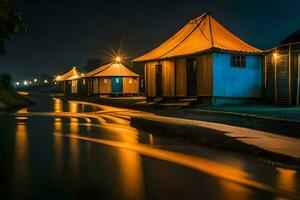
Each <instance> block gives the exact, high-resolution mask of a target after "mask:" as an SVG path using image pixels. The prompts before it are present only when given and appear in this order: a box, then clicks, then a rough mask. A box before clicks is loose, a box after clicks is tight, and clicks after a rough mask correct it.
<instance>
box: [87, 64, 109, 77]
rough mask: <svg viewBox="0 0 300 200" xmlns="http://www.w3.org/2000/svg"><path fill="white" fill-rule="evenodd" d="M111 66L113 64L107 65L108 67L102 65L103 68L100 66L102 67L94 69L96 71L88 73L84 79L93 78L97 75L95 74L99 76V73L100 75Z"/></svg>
mask: <svg viewBox="0 0 300 200" xmlns="http://www.w3.org/2000/svg"><path fill="white" fill-rule="evenodd" d="M111 64H112V63H109V64H106V65H102V66H100V67H98V68H96V69H94V70H92V71H90V72H88V73H86V74H85V75H84V77H92V76H93V75H95V74H97V73H99V72H101V71H103V70H105V69H106V68H107V67H109V66H110V65H111Z"/></svg>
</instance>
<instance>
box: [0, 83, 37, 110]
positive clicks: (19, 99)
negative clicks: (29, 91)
mask: <svg viewBox="0 0 300 200" xmlns="http://www.w3.org/2000/svg"><path fill="white" fill-rule="evenodd" d="M32 103H33V101H32V100H30V99H29V98H27V97H25V96H24V94H19V93H17V92H16V91H15V90H7V89H3V88H1V89H0V110H8V109H14V108H18V107H26V106H29V105H31V104H32Z"/></svg>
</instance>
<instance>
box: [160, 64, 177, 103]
mask: <svg viewBox="0 0 300 200" xmlns="http://www.w3.org/2000/svg"><path fill="white" fill-rule="evenodd" d="M161 65H162V96H164V97H172V96H174V87H175V80H174V78H175V77H174V75H175V62H174V61H170V60H165V61H162V62H161Z"/></svg>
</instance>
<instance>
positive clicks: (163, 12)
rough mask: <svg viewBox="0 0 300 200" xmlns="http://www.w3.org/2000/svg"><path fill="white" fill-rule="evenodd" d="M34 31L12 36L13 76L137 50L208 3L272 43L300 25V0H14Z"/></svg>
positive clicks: (5, 63)
mask: <svg viewBox="0 0 300 200" xmlns="http://www.w3.org/2000/svg"><path fill="white" fill-rule="evenodd" d="M15 1H16V3H17V6H18V8H19V10H20V11H22V12H23V14H24V18H25V20H26V22H27V23H28V24H29V32H27V33H23V34H20V35H17V36H15V37H14V38H13V39H12V40H10V41H8V42H7V54H6V55H0V73H1V72H6V73H9V74H12V75H13V76H14V78H15V79H29V78H31V77H33V76H37V75H40V74H48V73H49V72H50V73H52V74H53V73H57V72H60V71H65V70H66V69H68V68H69V67H71V66H72V65H77V66H84V65H85V63H86V60H87V59H89V58H94V57H96V58H97V57H98V58H101V59H102V60H105V61H109V59H110V58H109V54H108V52H111V51H112V49H118V48H119V47H120V46H121V47H122V49H123V50H124V51H125V52H126V56H128V57H130V58H133V57H135V56H137V55H140V54H143V53H145V52H147V51H148V50H151V49H152V48H154V47H156V46H157V45H159V44H160V43H161V42H163V41H164V40H166V39H167V38H168V37H170V36H171V35H173V34H174V33H175V32H176V31H178V30H179V29H180V28H181V27H182V26H183V25H184V24H185V23H186V22H187V21H188V20H190V19H192V18H194V17H195V16H198V15H200V14H202V13H203V12H204V11H209V12H210V13H211V14H212V15H213V16H214V17H215V18H216V19H217V20H218V21H219V22H221V23H222V24H223V25H224V26H225V27H227V28H228V29H229V30H230V31H232V32H233V33H234V34H236V35H238V36H239V37H240V38H242V39H243V40H245V41H246V42H248V43H250V44H252V45H254V46H256V47H258V48H261V49H267V48H271V47H273V46H275V45H276V44H278V43H279V42H280V41H281V40H282V39H284V38H285V37H286V36H288V35H289V34H290V33H292V32H294V31H295V30H296V29H298V28H300V20H299V19H300V12H299V8H300V1H299V0H284V1H277V0H165V1H164V0H161V1H156V0H152V1H151V0H147V1H146V0H145V1H143V0H124V1H118V0H109V1H102V0H15Z"/></svg>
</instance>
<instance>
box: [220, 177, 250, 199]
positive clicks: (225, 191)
mask: <svg viewBox="0 0 300 200" xmlns="http://www.w3.org/2000/svg"><path fill="white" fill-rule="evenodd" d="M219 183H220V188H221V193H222V195H220V196H222V199H242V200H247V199H249V200H250V199H253V197H252V195H253V191H252V190H250V189H249V188H247V187H245V186H243V185H239V184H237V183H234V182H229V181H226V180H220V181H219Z"/></svg>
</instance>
